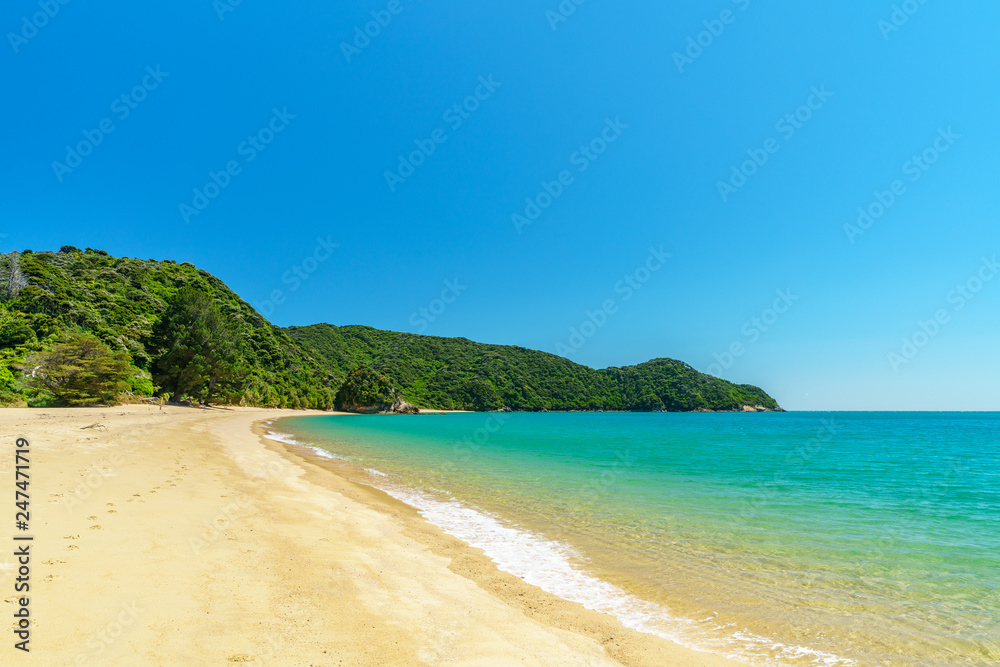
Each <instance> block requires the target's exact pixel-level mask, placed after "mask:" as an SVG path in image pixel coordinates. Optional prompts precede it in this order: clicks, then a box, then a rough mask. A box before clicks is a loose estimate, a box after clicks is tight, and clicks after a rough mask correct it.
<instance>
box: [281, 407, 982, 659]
mask: <svg viewBox="0 0 1000 667" xmlns="http://www.w3.org/2000/svg"><path fill="white" fill-rule="evenodd" d="M273 428H274V430H276V431H280V432H283V433H286V434H290V435H291V436H292V438H293V439H294V440H295V441H297V442H299V443H303V444H310V445H312V446H316V447H319V448H321V449H323V450H326V451H328V452H330V453H332V454H335V455H337V456H340V457H344V458H346V459H348V460H350V461H352V462H354V463H355V464H357V465H358V466H360V468H364V469H367V470H368V471H369V472H371V473H374V475H373V476H372V477H371V478H370V479H371V480H372V483H373V484H375V485H376V486H379V487H380V488H382V489H384V490H386V491H388V492H390V493H391V494H392V495H394V496H396V497H397V498H400V499H401V500H404V501H406V502H408V503H410V504H411V505H414V506H416V507H417V508H419V509H420V510H421V512H422V513H423V514H424V516H425V517H426V518H427V519H428V520H430V521H431V522H433V523H435V524H437V525H439V526H440V527H442V528H443V529H445V530H446V531H448V532H450V533H452V534H454V535H456V536H458V537H460V538H461V539H463V540H465V541H466V542H468V543H470V544H473V545H475V546H477V547H480V548H482V549H484V550H485V551H486V553H487V554H488V555H489V556H490V557H491V558H493V559H494V560H495V561H496V562H497V564H498V565H499V566H500V567H501V568H502V569H505V570H507V571H509V572H512V573H514V574H516V575H518V576H521V577H523V578H524V579H525V580H527V581H528V582H529V583H533V584H535V585H538V586H540V587H542V588H544V589H546V590H549V591H550V592H553V593H555V594H557V595H560V596H562V597H564V598H567V599H571V600H575V601H578V602H581V603H583V604H585V605H587V606H588V607H591V608H594V609H598V610H601V611H605V612H608V613H612V614H614V615H616V616H617V617H619V618H620V619H621V620H622V621H623V622H624V623H625V624H626V625H629V626H630V627H633V628H636V629H639V630H642V631H645V632H651V633H655V634H659V635H661V636H663V637H667V638H669V639H672V640H674V641H677V642H679V643H681V644H684V645H686V646H690V647H692V648H698V649H702V650H710V651H713V652H716V653H720V654H723V655H728V656H731V657H736V658H739V659H742V660H744V661H747V662H751V663H754V664H802V665H807V664H825V665H847V664H858V665H876V664H877V665H914V664H920V665H994V664H1000V555H998V554H1000V465H998V464H1000V415H997V414H993V413H801V412H800V413H784V414H780V413H779V414H774V413H768V414H676V413H657V414H620V413H573V414H562V413H547V414H520V413H516V414H448V415H421V416H407V417H403V416H362V417H356V416H324V417H297V418H291V419H285V420H281V421H280V422H278V423H277V424H275V425H274V426H273Z"/></svg>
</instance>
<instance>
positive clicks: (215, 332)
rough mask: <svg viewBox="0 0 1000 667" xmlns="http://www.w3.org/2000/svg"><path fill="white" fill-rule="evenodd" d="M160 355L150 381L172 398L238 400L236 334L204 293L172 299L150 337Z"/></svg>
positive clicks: (184, 292)
mask: <svg viewBox="0 0 1000 667" xmlns="http://www.w3.org/2000/svg"><path fill="white" fill-rule="evenodd" d="M153 342H154V344H155V345H156V346H158V347H159V348H160V352H161V353H160V355H159V356H158V357H157V358H156V360H155V361H154V362H153V380H154V381H155V382H156V384H158V385H160V386H161V387H162V388H163V389H164V390H166V391H169V392H170V393H171V394H172V395H173V396H177V397H179V398H180V397H183V396H190V397H191V398H194V399H197V400H199V401H203V402H206V403H207V402H209V401H211V400H213V399H225V400H238V398H239V397H240V396H241V395H242V393H243V388H244V378H245V376H246V372H245V370H244V369H243V368H242V366H241V363H240V354H239V352H240V338H239V335H238V334H237V333H236V328H235V327H234V326H233V324H232V323H231V322H230V321H229V320H228V319H227V318H226V317H225V316H224V315H223V314H222V312H221V311H220V310H219V306H218V304H216V302H215V301H214V300H213V299H212V297H211V296H209V295H208V294H206V293H205V292H201V291H199V290H196V289H193V288H189V287H185V288H183V289H181V290H179V291H178V292H177V293H176V294H175V295H174V297H173V299H171V301H170V304H169V305H168V307H167V310H166V311H165V312H164V313H163V317H162V318H161V319H160V322H159V323H158V324H157V326H156V328H155V329H154V331H153Z"/></svg>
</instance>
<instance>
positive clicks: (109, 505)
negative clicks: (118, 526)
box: [104, 503, 115, 507]
mask: <svg viewBox="0 0 1000 667" xmlns="http://www.w3.org/2000/svg"><path fill="white" fill-rule="evenodd" d="M104 504H105V505H107V506H108V507H114V506H115V504H114V503H104Z"/></svg>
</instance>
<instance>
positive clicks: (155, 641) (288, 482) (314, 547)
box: [0, 406, 735, 666]
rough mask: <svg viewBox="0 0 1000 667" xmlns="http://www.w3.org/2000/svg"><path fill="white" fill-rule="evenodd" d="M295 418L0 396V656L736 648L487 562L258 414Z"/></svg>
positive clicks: (154, 658)
mask: <svg viewBox="0 0 1000 667" xmlns="http://www.w3.org/2000/svg"><path fill="white" fill-rule="evenodd" d="M292 414H295V415H302V414H306V413H303V412H292V411H279V410H258V409H211V410H201V409H193V408H175V407H167V408H163V409H160V408H158V407H156V406H126V407H117V408H93V409H76V410H69V409H35V410H27V409H7V410H0V438H2V448H0V457H2V458H0V498H4V499H7V500H6V501H5V503H4V505H3V506H2V507H0V511H2V512H6V513H7V514H8V515H9V519H8V520H7V521H5V522H4V525H7V526H8V527H9V528H8V530H7V531H5V533H6V534H0V563H2V564H3V570H2V571H0V590H2V592H3V594H2V596H0V597H2V598H3V599H4V602H5V605H4V609H6V610H7V611H6V612H4V613H5V614H8V613H13V611H14V609H15V608H16V606H15V598H16V597H17V595H16V594H15V593H14V583H15V582H14V576H15V571H14V568H13V567H12V551H13V549H12V545H13V541H12V540H11V538H12V537H13V534H14V533H15V532H18V531H16V530H15V528H14V527H13V524H12V520H13V518H14V517H13V515H14V511H15V508H14V474H13V465H14V455H13V450H14V439H15V438H16V437H18V436H20V437H25V438H28V439H29V441H30V443H31V452H30V460H31V470H30V474H31V484H30V487H29V488H30V493H31V530H30V531H29V532H30V534H33V535H34V536H35V540H34V542H33V543H32V546H31V555H32V561H31V591H30V599H31V602H30V611H31V621H32V635H31V641H30V644H29V646H30V648H31V652H30V653H29V654H24V653H22V652H21V651H18V650H16V649H14V647H13V644H14V641H15V637H14V635H13V633H10V632H8V633H5V634H4V639H3V645H2V646H0V663H11V664H13V661H14V660H17V661H18V664H30V665H74V664H78V665H202V664H205V665H224V664H229V663H243V664H252V665H264V664H267V665H324V666H325V665H418V664H433V665H616V664H625V665H730V664H735V663H731V662H729V661H726V660H724V659H722V658H718V657H715V656H712V655H709V654H705V653H697V652H694V651H689V650H686V649H683V648H681V647H678V646H676V645H673V644H671V643H669V642H667V641H664V640H662V639H659V638H657V637H652V636H649V635H644V634H640V633H637V632H634V631H631V630H628V629H626V628H624V627H623V626H622V625H621V624H620V623H619V622H618V621H617V620H615V619H614V618H612V617H610V616H607V615H604V614H599V613H596V612H592V611H588V610H586V609H584V608H583V607H582V606H580V605H577V604H574V603H570V602H566V601H564V600H561V599H559V598H556V597H554V596H552V595H549V594H547V593H545V592H543V591H541V590H540V589H538V588H535V587H533V586H529V585H528V584H526V583H524V582H523V581H521V580H520V579H518V578H516V577H514V576H511V575H508V574H506V573H503V572H500V571H498V570H497V569H496V567H494V566H493V564H492V563H491V562H490V561H489V560H488V559H487V558H485V557H484V556H483V555H482V552H480V551H478V550H476V549H472V548H470V547H468V546H467V545H465V544H463V543H461V542H459V541H458V540H456V539H454V538H452V537H450V536H448V535H445V534H443V533H442V532H441V531H439V530H438V529H436V528H435V527H434V526H431V525H430V524H428V523H427V522H425V521H423V520H422V519H421V518H420V517H419V515H417V514H416V512H415V511H414V510H412V509H411V508H409V507H407V506H405V505H403V504H401V503H398V502H396V501H395V500H393V499H392V498H389V497H388V496H386V495H385V494H383V493H381V492H379V491H377V490H374V489H372V488H370V487H366V486H363V485H360V484H356V483H354V482H352V481H350V480H348V479H347V478H346V476H345V473H344V471H343V470H338V469H337V466H336V464H335V463H329V462H324V461H323V460H322V459H319V458H318V457H312V456H309V455H307V454H305V453H304V451H302V450H301V449H299V448H290V447H286V446H284V445H281V444H280V443H274V442H273V441H270V440H266V439H264V438H262V437H260V434H261V430H260V427H259V426H256V427H255V426H254V424H255V423H259V422H261V421H263V420H265V419H273V418H277V417H281V416H286V415H292ZM95 424H96V425H98V426H95V427H94V428H84V427H86V426H90V425H95ZM105 429H106V430H105ZM293 450H294V451H293ZM8 618H11V616H8Z"/></svg>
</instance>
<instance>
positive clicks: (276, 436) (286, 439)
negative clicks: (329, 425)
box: [265, 430, 347, 461]
mask: <svg viewBox="0 0 1000 667" xmlns="http://www.w3.org/2000/svg"><path fill="white" fill-rule="evenodd" d="M265 437H267V438H268V439H270V440H274V441H276V442H283V443H285V444H286V445H296V446H298V447H305V448H306V449H309V450H312V452H313V453H315V454H317V455H318V456H322V457H323V458H325V459H337V460H340V461H346V460H347V459H345V458H344V457H343V456H338V455H337V454H334V453H333V452H329V451H327V450H325V449H323V448H321V447H316V446H315V445H312V444H310V443H308V442H299V441H298V440H296V439H295V438H294V437H293V436H292V435H291V434H289V433H281V432H280V431H271V430H268V431H267V432H266V433H265Z"/></svg>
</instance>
